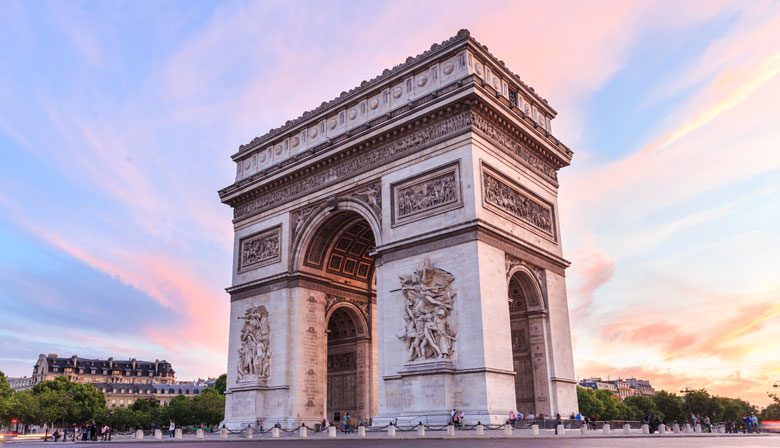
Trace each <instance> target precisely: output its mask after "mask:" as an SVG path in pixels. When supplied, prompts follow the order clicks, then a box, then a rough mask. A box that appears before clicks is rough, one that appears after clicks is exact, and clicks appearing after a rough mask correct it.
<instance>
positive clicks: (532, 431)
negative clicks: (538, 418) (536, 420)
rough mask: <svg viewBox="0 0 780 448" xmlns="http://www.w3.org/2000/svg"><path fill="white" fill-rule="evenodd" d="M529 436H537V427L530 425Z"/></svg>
mask: <svg viewBox="0 0 780 448" xmlns="http://www.w3.org/2000/svg"><path fill="white" fill-rule="evenodd" d="M531 434H533V435H535V436H538V435H539V425H531Z"/></svg>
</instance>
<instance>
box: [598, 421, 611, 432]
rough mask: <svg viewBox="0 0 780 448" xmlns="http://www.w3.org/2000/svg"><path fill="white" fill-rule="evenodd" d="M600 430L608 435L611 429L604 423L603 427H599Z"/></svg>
mask: <svg viewBox="0 0 780 448" xmlns="http://www.w3.org/2000/svg"><path fill="white" fill-rule="evenodd" d="M601 430H602V431H604V434H609V433H610V431H611V430H612V428H610V427H609V423H604V426H602V427H601Z"/></svg>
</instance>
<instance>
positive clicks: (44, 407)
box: [32, 376, 106, 424]
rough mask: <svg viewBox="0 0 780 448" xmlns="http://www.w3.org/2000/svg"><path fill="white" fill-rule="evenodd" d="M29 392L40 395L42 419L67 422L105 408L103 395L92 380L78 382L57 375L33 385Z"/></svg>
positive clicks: (89, 417)
mask: <svg viewBox="0 0 780 448" xmlns="http://www.w3.org/2000/svg"><path fill="white" fill-rule="evenodd" d="M32 393H33V394H34V395H36V396H38V397H39V398H40V401H41V415H42V418H44V421H47V422H57V421H60V420H62V419H64V421H65V423H66V424H71V423H82V422H86V421H88V420H92V419H94V418H95V417H96V416H98V415H99V414H100V413H101V411H102V410H104V409H105V408H106V397H105V395H103V392H100V391H99V390H97V389H95V386H93V385H92V384H77V383H73V382H71V381H70V380H69V379H68V378H67V377H64V376H58V377H57V378H55V379H54V380H51V381H43V382H41V383H38V384H36V385H35V386H33V389H32Z"/></svg>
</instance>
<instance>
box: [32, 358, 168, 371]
mask: <svg viewBox="0 0 780 448" xmlns="http://www.w3.org/2000/svg"><path fill="white" fill-rule="evenodd" d="M45 360H46V363H47V367H48V370H49V371H51V368H52V367H60V368H65V367H75V368H78V369H85V370H87V369H95V370H97V371H102V370H121V371H127V372H130V371H134V372H138V371H141V372H145V373H148V372H155V371H156V372H158V373H159V372H167V373H175V372H174V370H173V367H172V366H171V364H170V363H169V362H168V361H165V360H161V361H139V360H133V359H128V360H114V359H92V358H79V357H77V356H73V357H70V358H61V357H58V356H56V355H49V356H46V357H45ZM74 360H75V363H74ZM133 361H135V369H133ZM155 364H156V367H155Z"/></svg>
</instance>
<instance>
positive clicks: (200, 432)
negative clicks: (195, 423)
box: [195, 428, 205, 439]
mask: <svg viewBox="0 0 780 448" xmlns="http://www.w3.org/2000/svg"><path fill="white" fill-rule="evenodd" d="M203 437H205V434H204V433H203V429H202V428H198V429H197V430H195V438H196V439H202V438H203Z"/></svg>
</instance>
